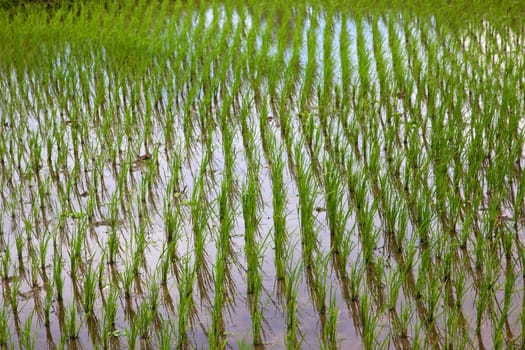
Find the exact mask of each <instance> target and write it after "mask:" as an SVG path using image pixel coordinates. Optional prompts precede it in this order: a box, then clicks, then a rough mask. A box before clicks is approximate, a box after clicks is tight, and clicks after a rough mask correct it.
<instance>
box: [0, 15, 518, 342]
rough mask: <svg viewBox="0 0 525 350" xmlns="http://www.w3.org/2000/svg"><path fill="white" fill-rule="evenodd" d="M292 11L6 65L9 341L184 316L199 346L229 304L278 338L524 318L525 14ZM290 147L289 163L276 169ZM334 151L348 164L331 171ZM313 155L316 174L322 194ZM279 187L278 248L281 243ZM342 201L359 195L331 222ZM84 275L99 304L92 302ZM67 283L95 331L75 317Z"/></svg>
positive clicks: (371, 337)
mask: <svg viewBox="0 0 525 350" xmlns="http://www.w3.org/2000/svg"><path fill="white" fill-rule="evenodd" d="M287 11H288V12H284V13H281V12H277V11H276V12H271V11H270V12H269V13H266V12H264V11H263V10H261V9H251V8H250V9H248V8H237V9H229V8H228V7H225V6H215V7H213V8H204V9H201V10H200V12H199V11H198V10H195V12H194V13H190V14H188V13H185V15H186V16H175V15H173V16H172V17H170V18H169V20H167V21H166V22H165V28H163V31H162V37H161V40H159V41H160V42H159V43H157V44H155V45H152V46H151V47H152V48H155V49H158V51H155V50H154V51H148V50H141V47H135V46H133V43H129V45H124V43H118V45H116V46H114V47H104V46H103V45H97V43H95V42H90V43H89V45H88V48H87V49H86V48H85V47H83V43H75V42H69V43H65V44H64V45H63V46H58V45H57V50H56V51H53V50H52V49H50V50H49V52H47V55H46V56H43V57H42V62H41V65H40V66H36V67H32V68H29V69H27V70H26V71H20V70H16V69H15V68H13V69H12V70H4V71H2V72H0V74H2V79H1V82H0V84H1V85H2V86H1V90H2V103H1V104H0V116H1V121H2V135H3V137H2V139H3V140H2V141H1V142H0V145H1V147H2V152H3V154H5V155H6V156H5V157H2V159H0V165H1V168H2V172H1V177H0V178H1V184H2V185H3V188H4V190H3V191H2V197H1V198H2V199H1V202H0V203H1V208H2V209H3V210H2V212H3V216H2V226H1V227H2V233H3V234H2V235H0V247H1V250H2V256H1V260H2V261H1V263H2V282H1V284H2V293H1V296H0V305H3V307H2V309H0V321H2V322H3V323H0V325H4V326H5V324H6V323H5V322H7V326H8V327H9V329H12V330H14V331H13V332H12V333H11V334H10V335H9V344H15V345H14V346H15V347H18V346H20V347H24V345H23V344H24V341H25V339H27V330H33V332H36V333H34V334H36V335H37V336H34V337H33V340H34V341H35V347H36V348H45V347H49V348H60V347H62V346H66V347H72V348H75V347H76V348H81V349H82V348H90V347H91V346H92V345H91V344H99V345H100V344H104V342H103V341H102V337H108V338H109V342H108V343H107V344H109V345H108V346H109V347H114V348H121V347H126V346H129V344H130V343H133V341H134V340H135V341H136V342H137V345H138V344H139V343H140V346H141V347H144V348H157V347H159V344H161V343H162V340H161V339H160V338H161V336H160V335H161V334H163V331H162V329H170V328H173V332H174V333H173V334H172V335H171V336H170V337H171V338H172V341H173V343H174V344H175V343H176V344H177V345H180V346H186V347H189V348H193V347H198V348H200V347H206V346H207V344H208V341H209V339H210V330H211V329H212V328H213V327H215V326H214V325H215V324H219V325H220V328H221V332H222V333H223V334H221V336H223V337H224V339H225V341H226V343H227V346H228V347H232V348H241V347H242V346H243V344H253V343H254V341H253V337H254V332H253V328H252V327H253V323H254V318H255V317H257V315H259V314H260V317H261V320H260V328H259V329H260V333H259V335H258V337H259V338H260V341H259V342H255V343H257V345H258V346H259V347H261V348H262V347H266V346H267V347H268V348H282V347H284V346H285V345H289V346H291V347H293V346H299V345H300V346H302V347H305V348H317V347H318V346H319V344H331V345H333V346H334V347H335V346H337V347H338V348H344V349H351V348H362V347H363V346H365V347H369V348H377V347H380V346H384V347H388V348H400V349H404V348H409V347H412V346H413V347H416V348H418V347H426V346H434V347H452V348H455V347H461V346H465V347H480V348H483V347H486V348H491V347H493V346H495V345H496V344H495V343H494V342H497V341H498V338H497V337H495V334H503V335H504V339H503V340H501V341H503V342H504V343H505V344H507V345H509V346H510V345H511V344H514V343H516V344H517V343H519V342H521V341H522V338H521V335H520V333H521V329H520V327H519V324H520V321H519V320H520V319H521V318H523V315H522V312H521V311H520V308H519V305H521V300H522V298H523V295H522V292H521V291H522V289H523V282H522V280H521V279H519V278H515V280H512V281H511V277H509V276H514V277H518V276H519V271H520V270H522V269H523V266H522V265H521V264H522V262H520V260H519V259H517V257H518V256H519V255H518V253H523V249H522V244H523V240H522V238H521V237H520V233H521V231H522V221H521V212H518V211H517V209H516V208H518V207H517V206H516V205H515V202H516V197H517V196H519V190H518V188H519V189H521V187H522V186H521V182H522V181H521V177H522V167H523V162H522V158H523V156H522V150H521V147H522V140H523V138H522V136H521V135H522V130H523V124H522V121H521V119H520V118H519V113H520V111H523V110H524V109H523V107H524V106H523V99H520V98H519V96H520V90H519V88H518V91H515V90H512V88H513V87H510V86H507V85H508V84H507V83H506V81H519V82H522V83H523V74H522V73H523V57H522V55H520V54H519V52H518V50H519V48H520V47H522V44H523V37H522V36H520V35H517V34H515V33H513V32H512V31H511V30H510V28H505V27H500V26H496V25H494V26H493V25H492V24H491V23H490V22H481V23H477V24H475V25H474V24H471V25H466V26H465V28H449V27H447V25H446V24H443V23H439V21H438V20H437V19H436V17H430V18H412V17H410V16H409V15H406V14H405V15H401V14H396V13H394V12H391V13H385V14H381V15H367V16H358V15H355V16H351V15H347V14H343V13H340V12H332V11H330V10H329V9H321V10H319V9H315V8H310V7H306V8H304V7H297V8H294V9H292V8H289V9H288V10H287ZM121 45H122V46H121ZM138 46H140V45H138ZM116 48H122V50H123V51H122V52H119V51H117V50H115V49H116ZM86 52H88V53H89V54H88V55H86ZM134 55H144V60H145V61H146V63H144V64H143V65H142V66H141V65H139V64H136V63H135V61H138V60H136V59H135V58H134ZM127 61H129V62H130V66H129V67H127V66H126V65H125V62H127ZM123 63H124V65H122V66H119V64H123ZM135 64H136V65H135ZM520 74H521V78H519V77H520ZM516 77H517V78H516ZM487 87H492V89H491V90H489V91H486V88H487ZM516 95H518V96H516ZM490 115H495V117H494V118H492V119H491V118H488V117H487V116H490ZM514 124H515V125H514ZM494 128H500V129H501V130H502V134H503V136H502V137H504V136H505V135H507V134H505V132H507V131H508V132H509V134H510V135H512V137H515V138H510V139H509V141H508V144H505V147H507V146H508V148H509V155H508V159H509V160H508V161H509V162H511V161H512V160H513V161H514V163H512V162H511V163H509V164H512V168H510V166H509V168H508V169H503V170H500V171H499V172H498V169H495V168H494V165H493V164H498V163H495V160H497V159H498V157H504V155H503V154H504V153H503V152H502V150H501V149H498V147H503V146H502V145H500V143H498V142H499V141H498V139H499V136H494V135H492V136H490V135H489V131H490V130H491V129H494ZM509 130H513V132H512V133H510V131H509ZM443 134H445V135H447V136H446V137H442V135H443ZM444 140H446V141H444ZM268 145H273V146H272V147H274V149H275V150H278V151H275V152H274V153H272V152H271V151H269V150H268V147H269V146H268ZM494 145H496V146H494ZM511 148H512V150H510V149H511ZM472 150H474V151H477V150H479V152H480V154H481V155H480V154H477V153H476V152H473V151H472ZM516 155H518V159H513V158H512V157H515V156H516ZM279 159H281V160H282V161H283V162H284V167H283V169H282V172H279V174H276V173H275V172H274V173H272V167H274V168H275V166H276V165H275V164H276V162H277V161H278V160H279ZM302 167H304V169H303V168H302ZM305 169H306V170H305ZM330 171H334V172H336V173H338V174H339V175H340V180H339V181H341V183H339V184H336V185H335V186H336V187H334V188H336V189H337V191H335V192H333V191H332V192H331V191H330V190H329V189H327V187H326V186H327V183H328V182H329V180H330V178H329V177H327V176H328V175H327V174H329V173H330ZM252 173H255V175H256V182H257V183H258V191H257V192H258V193H257V201H256V203H257V205H256V206H257V218H258V223H257V229H256V233H255V243H254V245H255V246H256V247H258V248H259V249H260V251H259V252H260V256H258V260H257V261H258V262H259V263H258V265H257V268H258V269H259V270H260V277H261V286H260V294H258V295H257V297H255V296H254V294H252V293H248V292H247V289H248V282H247V281H248V277H247V276H248V262H247V259H248V253H247V252H248V251H249V247H248V243H247V240H246V226H245V222H244V220H245V217H244V216H243V215H244V212H243V206H242V193H244V192H243V191H244V190H245V187H246V186H247V183H248V181H249V177H250V175H251V174H252ZM301 174H303V175H304V174H310V176H311V179H310V182H307V185H308V187H307V188H308V189H310V191H307V192H308V193H309V195H307V196H306V198H307V199H305V197H303V193H304V192H302V191H301V188H302V187H301V183H300V181H301V179H302V178H303V177H302V176H303V175H301ZM274 175H275V177H274ZM497 175H501V181H503V184H501V185H498V184H495V183H494V176H497ZM230 176H231V177H230ZM279 176H280V177H281V178H282V179H281V180H282V183H283V184H284V185H283V186H282V187H279V188H278V190H277V191H274V187H275V185H276V181H277V180H278V178H279ZM304 176H306V175H304ZM478 178H479V182H478V181H474V182H473V181H472V179H478ZM228 179H230V180H231V182H232V184H231V186H230V187H228V188H227V189H226V190H224V188H223V183H228V181H227V180H228ZM469 179H470V180H469ZM334 181H335V180H334ZM476 182H477V183H476ZM476 186H477V187H476ZM505 188H506V189H507V190H505V191H504V192H499V193H502V195H501V196H500V197H497V196H496V194H495V193H498V190H499V191H503V190H504V189H505ZM509 189H510V190H509ZM223 191H226V192H227V193H226V194H225V196H224V197H222V195H223ZM276 192H277V194H276ZM279 193H281V195H282V198H283V199H284V202H283V203H282V205H283V207H282V208H281V209H282V214H283V216H282V217H281V219H284V228H283V234H284V235H285V240H284V241H283V242H284V243H283V247H284V249H279V247H278V246H276V244H275V242H276V228H275V223H276V222H278V219H279V217H278V215H277V216H276V205H277V204H276V196H278V194H279ZM333 193H336V195H335V196H334V198H335V200H336V201H339V202H337V203H339V204H337V206H335V207H331V206H330V203H329V199H330V198H332V197H330V196H331V195H333ZM225 198H227V199H225ZM519 198H521V197H519ZM223 200H224V201H225V202H221V201H223ZM309 201H310V202H309ZM221 203H227V206H226V207H227V208H229V210H230V211H231V214H230V215H231V217H232V218H233V219H232V222H231V229H230V230H227V231H228V232H226V231H225V229H224V225H225V221H224V215H223V214H224V210H223V209H222V208H223V207H221ZM306 204H310V205H311V208H310V207H309V208H310V209H311V210H308V211H304V210H303V209H304V207H305V205H306ZM334 208H336V209H337V210H338V211H339V212H340V213H343V214H344V215H342V216H340V217H337V220H336V221H335V222H337V223H338V224H339V226H338V227H340V230H341V232H342V237H341V241H338V242H337V243H336V244H334V241H335V240H336V238H334V237H335V236H334V234H333V232H332V231H334V230H335V228H334V227H335V226H334V225H335V224H334V223H333V222H334V221H331V220H332V219H331V218H332V216H331V215H332V210H333V209H334ZM494 213H496V214H494ZM492 214H494V215H492ZM276 217H277V218H276ZM495 217H496V218H497V220H496V221H494V220H493V218H495ZM307 222H311V223H312V227H310V228H308V227H307V225H306V223H307ZM306 234H310V235H313V236H306V237H314V238H313V239H308V238H306V239H305V235H306ZM223 235H229V239H228V242H227V248H224V247H223V246H222V245H221V238H222V237H224V236H223ZM312 241H313V242H312ZM485 241H486V242H485ZM310 244H311V245H312V246H310ZM281 248H282V247H281ZM489 248H490V249H489ZM221 249H225V250H224V251H221ZM219 251H221V254H224V276H222V277H221V278H223V283H222V284H221V285H222V287H223V294H222V298H217V297H216V295H217V293H219V292H218V291H217V284H216V281H217V278H218V274H219V272H218V270H217V263H218V262H219V263H220V262H221V261H220V259H219V261H218V260H217V256H218V254H219ZM282 254H283V256H281V255H282ZM309 254H311V256H309ZM60 259H61V260H62V264H63V268H62V269H57V268H56V266H57V261H58V260H60ZM309 259H313V261H314V263H313V264H311V265H312V266H311V267H308V265H309V264H308V261H309ZM279 261H281V262H282V263H283V264H284V265H283V266H285V268H286V273H285V277H284V278H277V277H276V276H277V271H278V267H277V266H278V263H279ZM486 261H489V263H485V262H486ZM303 265H306V267H305V266H303ZM294 268H297V270H294ZM293 271H296V272H297V273H296V274H294V273H293ZM90 274H93V276H95V282H94V284H95V285H94V287H93V290H94V292H93V293H94V294H95V301H94V310H95V311H94V312H93V313H92V314H89V315H86V314H85V313H84V305H85V299H84V298H85V297H84V296H85V295H86V293H87V290H88V289H89V288H90V286H89V283H88V276H89V275H90ZM294 278H295V279H294ZM57 280H63V290H62V295H63V298H62V299H61V298H59V293H58V289H59V288H58V286H57ZM511 283H512V284H511ZM158 285H160V287H159V288H156V287H155V286H158ZM290 286H295V287H296V288H295V289H293V288H292V287H290ZM505 288H507V294H508V293H509V292H508V291H509V290H511V291H513V294H512V295H511V296H510V297H509V296H505V293H506V292H505ZM112 293H113V295H116V296H117V298H116V300H115V305H114V307H115V313H116V315H115V320H114V324H109V325H108V324H107V322H108V321H107V320H106V318H105V316H104V315H107V314H108V310H110V309H111V307H112V304H111V302H108V300H109V299H111V295H112ZM48 295H51V297H48ZM157 298H158V308H157V309H156V311H155V312H154V313H153V316H151V317H152V319H150V320H149V321H150V322H149V323H146V324H144V323H143V322H142V321H144V320H147V319H148V318H147V316H148V315H149V314H148V312H147V311H148V308H149V307H150V306H151V303H152V300H157ZM217 300H222V308H220V309H219V308H218V306H217V302H218V301H217ZM254 300H255V301H254ZM509 303H510V304H509ZM73 305H75V306H76V309H77V310H78V313H77V315H76V319H77V321H78V322H80V325H79V334H78V339H76V337H74V336H71V335H68V334H69V332H70V329H69V327H70V326H71V324H70V322H71V320H69V321H68V312H70V310H71V308H72V307H73ZM330 305H332V307H330ZM212 310H215V312H216V313H214V312H213V311H212ZM479 310H482V311H483V312H481V313H480V312H478V311H479ZM335 311H337V314H336V318H335V320H336V321H335V322H334V323H333V325H334V327H335V331H334V334H335V339H332V338H331V335H330V334H331V333H330V312H332V313H334V312H335ZM258 313H259V314H258ZM291 315H294V316H293V317H292V316H291ZM216 317H217V318H216ZM48 318H49V320H48V321H46V320H47V319H48ZM139 319H140V320H141V322H139V321H137V320H139ZM167 320H169V321H171V322H173V326H171V327H170V326H166V323H164V322H166V321H167ZM217 320H219V321H217ZM144 322H145V321H144ZM163 325H164V326H163ZM175 325H176V326H175ZM184 325H186V326H184ZM141 327H142V328H141ZM163 327H164V328H163ZM4 328H5V327H4ZM144 329H145V330H144ZM181 329H185V330H186V332H187V334H186V335H184V334H182V333H181V332H180V330H181ZM294 330H296V332H295V331H294ZM498 330H499V331H500V332H499V333H498ZM502 330H503V331H502ZM134 332H136V333H134ZM141 333H143V334H141ZM150 335H151V336H150ZM170 337H168V338H170ZM292 338H293V339H292ZM0 344H1V345H0V347H1V346H3V345H4V344H2V343H0ZM18 344H19V345H18ZM173 346H174V345H173Z"/></svg>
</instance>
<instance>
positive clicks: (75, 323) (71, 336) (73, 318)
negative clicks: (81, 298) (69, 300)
mask: <svg viewBox="0 0 525 350" xmlns="http://www.w3.org/2000/svg"><path fill="white" fill-rule="evenodd" d="M80 327H81V324H80V321H79V320H78V317H77V308H76V306H75V304H71V305H70V306H69V307H68V308H67V310H66V319H65V337H66V339H67V340H68V341H76V340H77V339H78V335H79V333H80Z"/></svg>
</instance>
